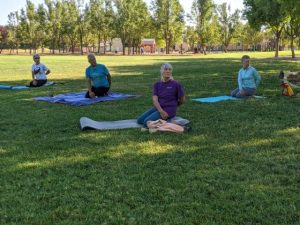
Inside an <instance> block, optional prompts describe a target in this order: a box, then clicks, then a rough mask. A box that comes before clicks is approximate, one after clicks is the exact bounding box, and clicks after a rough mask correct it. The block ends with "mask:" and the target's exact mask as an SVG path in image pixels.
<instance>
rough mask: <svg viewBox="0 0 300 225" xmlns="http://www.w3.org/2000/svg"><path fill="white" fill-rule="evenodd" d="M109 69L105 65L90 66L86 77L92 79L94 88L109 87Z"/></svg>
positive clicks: (86, 71)
mask: <svg viewBox="0 0 300 225" xmlns="http://www.w3.org/2000/svg"><path fill="white" fill-rule="evenodd" d="M108 74H109V71H108V69H107V68H106V66H104V65H103V64H97V65H96V67H95V68H94V67H92V66H89V67H88V68H86V70H85V77H86V78H90V79H91V81H92V86H93V87H96V88H97V87H109V83H108V80H107V76H108Z"/></svg>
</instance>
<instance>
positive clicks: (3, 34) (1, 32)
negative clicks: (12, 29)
mask: <svg viewBox="0 0 300 225" xmlns="http://www.w3.org/2000/svg"><path fill="white" fill-rule="evenodd" d="M7 36H8V30H7V27H5V26H0V43H1V45H0V54H1V53H2V50H3V48H4V47H5V46H6V44H7Z"/></svg>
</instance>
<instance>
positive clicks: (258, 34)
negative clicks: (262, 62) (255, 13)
mask: <svg viewBox="0 0 300 225" xmlns="http://www.w3.org/2000/svg"><path fill="white" fill-rule="evenodd" d="M241 34H242V35H241V37H240V40H241V41H242V44H243V45H244V46H247V49H248V48H249V46H252V49H253V50H254V51H255V50H256V46H257V45H258V44H259V43H261V42H262V41H263V39H264V33H263V32H262V31H257V30H256V29H254V28H252V27H251V26H250V25H249V24H248V23H247V24H245V25H243V26H242V30H241Z"/></svg>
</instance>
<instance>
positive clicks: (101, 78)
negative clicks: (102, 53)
mask: <svg viewBox="0 0 300 225" xmlns="http://www.w3.org/2000/svg"><path fill="white" fill-rule="evenodd" d="M88 61H89V63H90V64H91V65H90V66H89V67H88V68H86V70H85V77H86V79H87V88H88V91H87V93H86V95H85V97H86V98H95V97H96V96H105V95H107V92H108V91H109V89H110V87H111V76H110V74H109V71H108V69H107V68H106V66H105V65H103V64H97V61H96V57H95V55H94V54H92V53H90V54H88Z"/></svg>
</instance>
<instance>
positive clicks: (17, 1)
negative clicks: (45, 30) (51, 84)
mask: <svg viewBox="0 0 300 225" xmlns="http://www.w3.org/2000/svg"><path fill="white" fill-rule="evenodd" d="M31 1H32V2H33V3H34V4H35V5H37V4H39V3H44V0H31ZM85 1H86V2H88V0H85ZM145 1H146V2H147V3H148V4H150V2H151V0H145ZM214 2H215V3H217V4H221V3H223V2H227V4H230V5H231V7H232V10H235V9H242V8H243V0H214ZM180 3H181V4H182V6H183V7H184V10H185V12H186V13H188V12H190V9H191V4H192V0H180ZM0 5H1V11H2V12H1V14H0V25H5V24H7V16H8V14H9V13H10V12H14V11H19V10H20V9H21V8H24V6H25V5H26V0H12V1H7V0H0Z"/></svg>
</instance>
